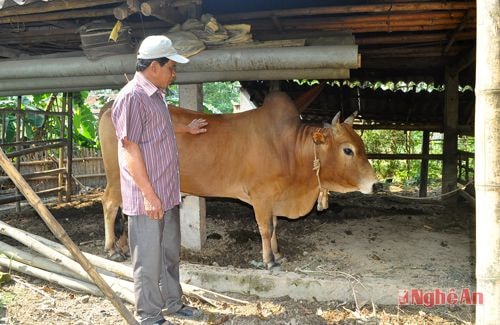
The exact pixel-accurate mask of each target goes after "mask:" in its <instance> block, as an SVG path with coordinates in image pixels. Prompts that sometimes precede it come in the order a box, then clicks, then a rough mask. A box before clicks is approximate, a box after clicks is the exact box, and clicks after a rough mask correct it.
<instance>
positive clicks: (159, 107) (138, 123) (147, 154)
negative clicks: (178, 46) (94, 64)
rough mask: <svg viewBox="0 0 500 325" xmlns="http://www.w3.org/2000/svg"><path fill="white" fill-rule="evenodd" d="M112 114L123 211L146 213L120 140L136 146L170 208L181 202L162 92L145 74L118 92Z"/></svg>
mask: <svg viewBox="0 0 500 325" xmlns="http://www.w3.org/2000/svg"><path fill="white" fill-rule="evenodd" d="M112 109H113V111H112V113H111V116H112V120H113V124H114V126H115V128H116V136H117V137H118V140H119V141H118V160H119V165H120V181H121V192H122V201H123V213H125V214H128V215H145V214H146V211H145V209H144V199H143V196H142V193H141V191H140V190H139V188H138V187H137V185H136V184H135V182H134V180H133V178H132V176H131V175H130V172H129V170H128V169H127V166H126V164H125V159H124V151H125V149H124V147H123V143H122V141H123V139H124V138H127V139H128V140H129V141H131V142H134V143H136V144H138V145H139V147H140V149H141V152H142V156H143V159H144V163H145V165H146V171H147V173H148V176H149V181H150V182H151V185H152V186H153V189H154V191H155V192H156V194H157V195H158V197H159V198H160V200H161V202H162V203H163V209H164V210H165V211H166V210H169V209H171V208H173V207H174V206H176V205H177V204H179V203H180V199H181V194H180V180H179V158H178V151H177V144H176V141H175V133H174V129H173V126H172V120H171V119H170V113H169V111H168V107H167V105H166V104H165V95H164V93H163V91H162V90H160V89H158V88H157V87H156V86H155V85H153V84H152V83H151V82H150V81H149V80H147V79H146V78H145V77H144V75H143V74H142V73H140V72H136V73H135V76H134V78H133V79H132V80H131V81H130V82H129V83H128V84H127V85H126V86H125V87H123V88H122V90H121V91H120V92H119V94H118V96H117V98H116V100H115V102H114V104H113V108H112Z"/></svg>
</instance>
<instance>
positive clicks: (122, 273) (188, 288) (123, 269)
mask: <svg viewBox="0 0 500 325" xmlns="http://www.w3.org/2000/svg"><path fill="white" fill-rule="evenodd" d="M12 228H13V227H12ZM15 229H16V230H17V231H18V232H19V233H21V234H23V235H25V236H29V237H32V238H33V239H35V240H37V241H39V242H40V243H43V244H44V245H46V246H48V247H50V248H52V249H54V250H56V251H57V252H59V253H61V254H63V255H65V256H67V257H71V253H70V252H69V251H68V250H67V249H66V248H65V247H64V246H63V245H61V244H59V243H56V242H53V241H51V240H49V239H46V238H44V237H41V236H38V235H35V234H31V233H29V232H26V231H24V230H21V229H17V228H15ZM83 255H85V257H87V259H88V260H89V261H90V262H91V263H92V265H94V266H96V267H98V268H100V269H102V270H105V271H108V272H111V273H113V274H115V275H117V276H119V277H122V278H124V279H128V280H133V271H132V268H131V267H130V266H127V265H124V264H122V263H118V262H114V261H111V260H108V259H105V258H102V257H100V256H96V255H93V254H90V253H85V252H84V253H83ZM181 286H182V290H183V292H184V294H185V295H187V296H190V297H197V298H200V299H202V300H206V301H207V302H209V300H210V298H208V297H212V299H219V300H223V301H225V302H228V303H232V304H248V302H247V301H244V300H240V299H235V298H232V297H228V296H225V295H222V294H220V293H217V292H213V291H210V290H206V289H203V288H199V287H196V286H193V285H189V284H186V283H181Z"/></svg>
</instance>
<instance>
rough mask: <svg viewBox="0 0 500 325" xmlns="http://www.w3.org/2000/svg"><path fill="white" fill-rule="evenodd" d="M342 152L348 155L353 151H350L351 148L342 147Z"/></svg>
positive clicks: (352, 153)
mask: <svg viewBox="0 0 500 325" xmlns="http://www.w3.org/2000/svg"><path fill="white" fill-rule="evenodd" d="M344 153H345V154H346V155H348V156H353V155H354V152H353V151H352V149H351V148H344Z"/></svg>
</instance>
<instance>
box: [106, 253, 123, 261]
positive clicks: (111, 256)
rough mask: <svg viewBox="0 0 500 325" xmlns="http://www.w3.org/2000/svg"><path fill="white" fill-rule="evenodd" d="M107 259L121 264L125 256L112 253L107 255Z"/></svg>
mask: <svg viewBox="0 0 500 325" xmlns="http://www.w3.org/2000/svg"><path fill="white" fill-rule="evenodd" d="M108 259H110V260H112V261H115V262H123V261H125V260H126V259H127V256H126V255H124V254H121V253H119V252H113V253H112V254H109V255H108Z"/></svg>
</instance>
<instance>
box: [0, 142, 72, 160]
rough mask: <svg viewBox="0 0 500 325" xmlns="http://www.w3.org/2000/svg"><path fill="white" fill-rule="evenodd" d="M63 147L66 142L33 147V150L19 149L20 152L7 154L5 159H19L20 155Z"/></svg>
mask: <svg viewBox="0 0 500 325" xmlns="http://www.w3.org/2000/svg"><path fill="white" fill-rule="evenodd" d="M64 145H66V141H60V142H58V143H52V144H46V145H43V146H38V147H33V148H28V149H21V150H17V151H14V152H9V153H8V154H7V157H9V158H13V157H19V156H22V155H26V154H28V153H33V152H38V151H43V150H47V149H52V148H59V147H61V146H64Z"/></svg>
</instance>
